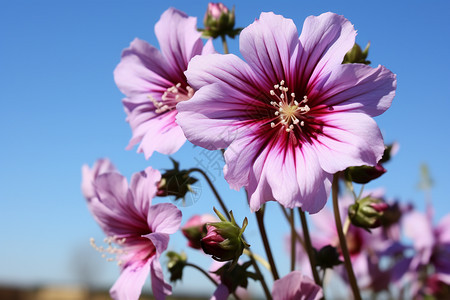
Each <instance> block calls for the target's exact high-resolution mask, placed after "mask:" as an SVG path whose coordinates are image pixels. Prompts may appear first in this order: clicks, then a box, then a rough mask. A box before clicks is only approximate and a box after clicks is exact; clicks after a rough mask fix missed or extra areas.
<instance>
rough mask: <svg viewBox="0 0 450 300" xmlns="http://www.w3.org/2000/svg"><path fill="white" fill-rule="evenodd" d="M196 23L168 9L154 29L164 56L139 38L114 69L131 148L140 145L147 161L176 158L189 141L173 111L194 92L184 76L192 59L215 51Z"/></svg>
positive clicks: (181, 13)
mask: <svg viewBox="0 0 450 300" xmlns="http://www.w3.org/2000/svg"><path fill="white" fill-rule="evenodd" d="M196 24H197V18H194V17H188V16H187V15H186V14H185V13H183V12H181V11H179V10H176V9H174V8H169V9H168V10H166V11H165V12H164V13H163V14H162V15H161V19H160V20H159V21H158V22H157V23H156V25H155V33H156V37H157V39H158V41H159V45H160V48H161V51H160V50H158V49H157V48H155V47H153V46H152V45H149V44H148V43H147V42H145V41H143V40H140V39H137V38H136V39H135V40H134V41H132V42H131V44H130V47H129V48H127V49H125V50H124V51H123V53H122V59H121V61H120V63H119V64H118V66H117V67H116V69H115V70H114V79H115V81H116V84H117V86H118V87H119V89H120V91H121V92H122V93H124V94H125V95H126V98H125V99H123V105H124V108H125V112H126V114H127V121H128V123H130V126H131V130H132V132H133V136H132V138H131V140H130V142H129V145H128V147H127V149H131V148H132V147H133V146H134V145H136V144H138V143H140V145H139V147H138V149H137V151H138V152H144V154H145V157H146V158H149V157H150V156H151V155H152V153H153V151H157V152H160V153H163V154H172V153H174V152H176V151H177V150H178V149H179V148H180V147H181V146H182V145H183V144H184V142H185V141H186V138H185V137H184V134H183V131H182V130H181V128H180V127H179V126H178V125H177V124H176V123H175V116H176V114H177V110H176V108H175V106H176V104H177V103H178V102H181V101H185V100H188V99H190V98H191V97H192V95H193V94H194V89H193V88H192V87H190V86H189V85H188V84H187V82H186V77H185V75H184V73H183V72H184V71H185V70H186V69H187V66H188V63H189V61H190V60H191V58H192V57H194V56H196V55H198V54H202V53H213V52H214V48H213V46H212V42H211V41H209V42H208V43H207V44H206V45H205V47H203V42H202V40H201V38H200V36H201V33H200V32H198V31H197V27H196Z"/></svg>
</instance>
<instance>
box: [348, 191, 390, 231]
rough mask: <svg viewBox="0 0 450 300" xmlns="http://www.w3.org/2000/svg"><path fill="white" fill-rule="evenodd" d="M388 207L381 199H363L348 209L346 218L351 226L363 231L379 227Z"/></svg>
mask: <svg viewBox="0 0 450 300" xmlns="http://www.w3.org/2000/svg"><path fill="white" fill-rule="evenodd" d="M388 207H389V206H388V205H387V204H386V203H385V202H384V201H383V200H381V199H376V198H372V197H370V196H369V197H365V198H363V199H360V200H358V201H357V202H356V203H355V204H352V205H350V206H349V208H348V216H349V218H350V221H351V222H352V224H353V225H355V226H358V227H362V228H365V229H368V228H376V227H379V226H380V225H381V217H382V216H383V213H384V211H386V210H387V209H388Z"/></svg>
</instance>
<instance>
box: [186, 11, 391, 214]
mask: <svg viewBox="0 0 450 300" xmlns="http://www.w3.org/2000/svg"><path fill="white" fill-rule="evenodd" d="M355 35H356V31H355V30H354V29H353V26H352V25H351V24H350V22H349V21H348V20H346V19H345V18H344V17H342V16H338V15H336V14H333V13H325V14H322V15H320V16H318V17H314V16H311V17H308V18H307V19H306V21H305V23H304V26H303V31H302V34H301V35H300V39H299V38H298V33H297V29H296V27H295V25H294V23H293V21H292V20H290V19H285V18H283V17H282V16H279V15H275V14H273V13H262V14H261V17H260V19H259V20H256V21H255V22H254V23H253V24H252V25H250V26H248V27H247V28H245V29H244V30H243V31H242V33H241V35H240V50H241V54H242V56H243V57H244V59H245V60H246V61H245V62H244V61H243V60H241V59H240V58H238V57H237V56H235V55H220V54H212V55H206V56H198V57H195V58H194V59H192V60H191V62H190V64H189V68H188V70H187V72H186V76H187V78H188V82H189V84H190V85H191V86H192V87H193V88H195V89H197V92H196V93H195V95H194V96H193V98H192V99H191V100H190V101H186V102H180V103H179V104H178V105H177V109H178V111H179V113H178V116H177V122H178V124H180V126H181V127H182V128H183V131H184V133H185V135H186V137H187V138H188V139H189V141H191V142H192V143H194V144H196V145H199V146H202V147H204V148H207V149H211V150H212V149H219V148H227V147H228V148H227V150H226V151H225V160H226V165H225V168H224V173H225V178H226V180H227V181H228V183H229V184H230V186H231V187H232V188H234V189H239V188H241V187H246V189H247V191H248V194H249V204H250V208H251V209H252V210H253V211H256V210H258V209H259V207H260V206H261V205H262V204H263V203H264V202H266V201H270V200H275V201H278V202H280V203H281V204H282V205H284V206H285V207H288V208H293V207H296V206H299V207H302V208H303V210H305V211H308V212H310V213H315V212H318V211H319V210H320V209H321V208H322V207H323V206H324V205H325V203H326V200H327V198H328V195H329V192H330V187H331V178H332V176H333V174H334V173H336V172H337V171H341V170H344V169H345V168H347V167H349V166H358V165H371V166H375V165H376V163H377V162H378V160H379V159H380V158H381V157H382V155H383V151H384V144H383V138H382V136H381V133H380V130H379V128H378V126H377V124H376V123H375V121H374V120H373V119H372V117H374V116H377V115H379V114H381V113H383V112H384V111H385V110H386V109H387V108H388V107H389V106H390V104H391V102H392V99H393V97H394V93H395V87H396V79H395V75H394V74H392V73H391V72H390V71H389V70H387V69H386V68H384V67H382V66H378V67H377V68H372V67H370V66H366V65H363V64H345V65H343V64H341V62H342V60H343V57H344V55H345V53H346V52H347V51H348V50H350V49H351V48H352V46H353V45H354V43H355Z"/></svg>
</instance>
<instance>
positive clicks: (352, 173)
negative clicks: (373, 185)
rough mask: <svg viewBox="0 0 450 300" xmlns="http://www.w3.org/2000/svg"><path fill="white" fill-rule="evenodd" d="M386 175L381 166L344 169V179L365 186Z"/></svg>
mask: <svg viewBox="0 0 450 300" xmlns="http://www.w3.org/2000/svg"><path fill="white" fill-rule="evenodd" d="M384 173H386V169H385V168H383V166H382V165H381V164H377V165H376V166H375V167H372V166H357V167H348V168H347V169H345V171H344V174H345V179H346V180H348V181H353V182H356V183H360V184H366V183H368V182H370V181H372V180H374V179H377V178H378V177H380V176H381V175H383V174H384Z"/></svg>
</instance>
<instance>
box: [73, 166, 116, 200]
mask: <svg viewBox="0 0 450 300" xmlns="http://www.w3.org/2000/svg"><path fill="white" fill-rule="evenodd" d="M109 172H117V170H116V168H115V167H114V165H113V164H112V163H111V161H110V160H109V159H99V160H98V161H96V162H95V164H94V166H93V167H92V168H89V166H88V165H83V167H82V169H81V174H82V176H81V178H82V180H81V192H82V193H83V196H84V197H85V198H86V200H88V201H89V200H90V199H91V198H94V197H96V192H95V187H94V181H95V178H97V177H98V176H99V175H101V174H104V173H109Z"/></svg>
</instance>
